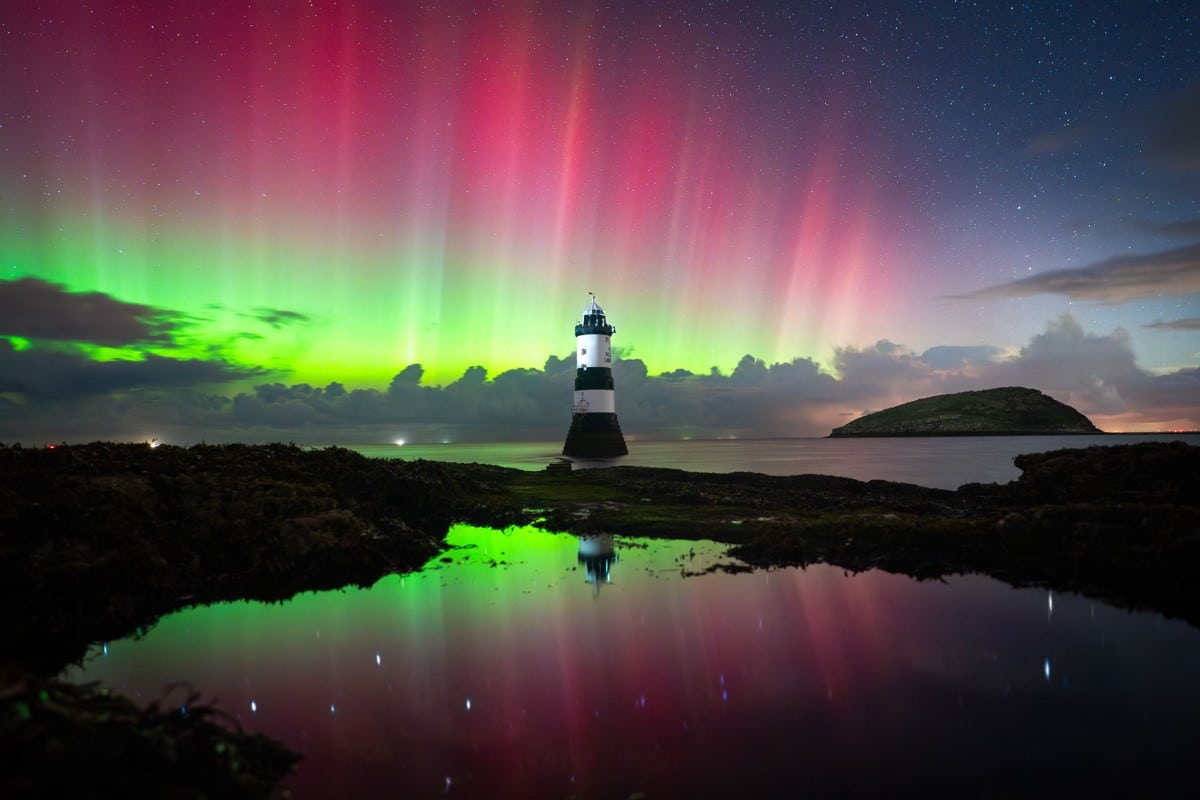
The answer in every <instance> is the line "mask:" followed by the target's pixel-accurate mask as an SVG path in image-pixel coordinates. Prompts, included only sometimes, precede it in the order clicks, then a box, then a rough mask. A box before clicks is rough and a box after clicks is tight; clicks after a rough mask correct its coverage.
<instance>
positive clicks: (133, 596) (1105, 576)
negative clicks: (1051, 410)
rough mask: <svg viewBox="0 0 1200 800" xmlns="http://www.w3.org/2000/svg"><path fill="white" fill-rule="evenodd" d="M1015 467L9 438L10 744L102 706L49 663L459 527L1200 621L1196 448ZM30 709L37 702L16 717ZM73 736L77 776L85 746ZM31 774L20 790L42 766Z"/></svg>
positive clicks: (395, 556) (332, 581)
mask: <svg viewBox="0 0 1200 800" xmlns="http://www.w3.org/2000/svg"><path fill="white" fill-rule="evenodd" d="M1016 464H1017V466H1018V467H1020V468H1021V469H1022V470H1023V474H1022V476H1021V478H1020V479H1019V480H1017V481H1014V482H1012V483H1009V484H1005V485H996V484H988V485H978V484H974V485H968V486H963V487H960V488H959V489H958V490H957V491H947V490H939V489H929V488H925V487H920V486H914V485H910V484H901V483H890V482H885V481H869V482H861V481H855V480H851V479H848V478H836V477H830V476H822V475H800V476H792V477H776V476H767V475H759V474H752V473H733V474H703V473H688V472H683V471H679V470H665V469H646V468H635V467H617V468H610V469H593V470H579V471H575V472H566V473H564V472H561V471H554V472H537V473H534V472H522V471H518V470H510V469H503V468H499V467H488V466H480V465H473V464H468V465H460V464H445V463H436V462H419V461H418V462H400V461H388V460H375V459H367V458H364V457H362V456H359V455H357V454H355V453H353V452H350V451H347V450H342V449H338V448H330V449H327V450H320V451H308V450H302V449H301V448H298V447H294V446H285V445H268V446H241V445H230V446H220V447H212V446H197V447H192V448H188V449H183V448H173V447H160V448H156V449H152V448H150V447H148V446H145V445H116V444H107V443H96V444H92V445H83V446H70V447H59V448H55V449H52V450H44V449H37V450H31V449H21V448H16V447H4V446H0V626H2V628H0V629H2V630H4V631H5V636H4V637H0V664H5V663H7V664H9V665H10V666H9V668H8V674H9V675H11V676H16V678H14V679H12V680H9V681H8V683H9V684H11V685H15V686H26V685H35V684H33V683H31V681H42V680H45V681H47V683H46V684H45V685H42V686H40V688H38V689H37V690H36V691H34V692H33V693H28V692H27V693H26V694H23V695H20V697H21V698H23V699H21V700H20V703H23V704H24V705H23V706H14V705H11V704H10V705H8V706H6V710H5V714H6V715H8V716H6V719H5V726H4V728H3V732H4V741H3V742H0V746H2V748H0V749H3V750H4V751H5V752H6V753H7V752H17V750H12V749H10V744H13V746H14V747H15V746H17V745H19V744H20V742H21V741H22V738H21V737H27V736H29V735H30V734H29V731H30V730H32V729H31V728H30V727H29V726H30V725H32V724H33V722H32V721H33V720H42V721H43V722H45V721H46V720H48V719H49V720H53V719H54V718H53V717H52V716H51V717H47V716H46V714H45V713H43V712H46V711H47V708H46V707H42V706H40V705H39V704H43V705H44V704H46V703H50V702H51V701H49V700H47V699H46V698H50V697H56V698H60V699H56V700H54V701H53V704H57V705H62V704H63V703H64V702H66V701H64V700H62V699H61V698H62V697H67V696H70V697H72V698H73V700H72V701H71V702H75V703H78V706H79V707H78V710H77V712H76V713H77V716H80V717H83V716H86V714H87V713H91V712H89V711H87V709H89V708H93V707H95V706H96V705H97V704H100V703H101V702H102V699H101V696H100V695H98V694H95V693H92V694H88V693H86V692H84V693H77V694H74V695H72V694H71V692H72V691H73V689H72V688H71V687H66V686H64V685H61V684H57V683H55V682H54V681H53V680H50V679H49V676H52V675H54V674H56V673H57V672H59V671H60V670H61V669H62V668H63V667H64V666H66V665H67V664H68V663H70V662H72V661H75V660H78V659H80V658H82V656H83V655H84V653H85V651H86V649H87V647H88V645H89V644H91V643H93V642H96V641H101V640H110V639H116V638H121V637H124V636H127V635H129V634H131V633H135V632H137V631H138V630H140V629H143V628H146V627H148V626H150V625H153V624H154V622H155V621H156V620H157V619H158V617H159V616H161V615H162V614H165V613H168V612H170V611H174V610H177V609H180V608H183V607H186V606H188V605H193V604H198V603H207V602H212V601H217V600H230V599H239V598H257V599H271V600H274V599H283V598H286V597H289V596H291V595H292V594H294V593H296V592H298V591H303V590H309V589H319V588H331V587H336V586H344V585H348V584H359V585H370V584H372V583H374V582H375V581H376V580H377V579H378V578H379V577H381V576H382V575H384V574H388V573H392V572H402V571H407V570H412V569H416V568H418V567H420V566H421V565H422V564H424V563H425V562H426V561H427V560H428V559H429V558H430V557H432V556H434V555H436V554H437V553H438V552H439V550H440V549H441V548H442V547H443V546H444V544H443V541H444V535H445V533H446V530H447V528H448V527H449V525H450V524H451V523H452V522H455V521H468V522H475V523H479V524H490V525H496V526H504V525H508V524H515V523H525V522H529V521H531V520H534V519H541V520H542V522H541V523H540V524H541V525H542V526H543V527H545V528H547V529H550V530H559V531H570V532H573V533H593V532H606V533H615V534H622V535H629V536H643V537H669V538H683V539H689V538H690V539H697V538H705V539H716V540H719V541H723V542H728V543H730V544H732V545H734V548H733V554H734V555H736V556H738V557H740V558H741V559H743V560H745V561H746V562H748V563H750V564H751V565H754V566H756V567H764V568H769V567H777V566H784V565H804V564H809V563H815V562H826V563H831V564H835V565H839V566H842V567H845V568H846V569H849V570H863V569H871V568H880V569H886V570H889V571H894V572H902V573H905V574H908V575H912V576H915V577H917V578H937V577H941V576H944V575H949V574H954V573H983V574H987V575H991V576H994V577H997V578H1000V579H1002V580H1005V581H1007V582H1009V583H1012V584H1015V585H1037V586H1045V587H1048V588H1053V589H1056V590H1060V591H1061V590H1069V591H1078V592H1082V593H1085V594H1088V595H1091V596H1093V597H1097V598H1100V599H1103V600H1106V601H1108V602H1110V603H1113V604H1116V605H1119V606H1124V607H1128V608H1140V609H1150V610H1155V611H1159V612H1161V613H1163V614H1166V615H1169V616H1173V617H1180V618H1183V619H1185V620H1187V621H1188V622H1189V623H1191V624H1192V625H1200V582H1197V581H1195V580H1194V576H1195V574H1196V571H1197V567H1200V497H1197V495H1198V494H1200V493H1198V492H1196V490H1195V487H1196V486H1197V485H1198V484H1200V480H1198V479H1200V448H1196V447H1192V446H1189V445H1186V444H1183V443H1179V442H1176V443H1149V444H1137V445H1120V446H1114V447H1092V448H1087V449H1079V450H1063V451H1057V452H1053V453H1045V454H1039V455H1031V456H1020V457H1018V459H1017V460H1016ZM199 688H200V689H201V690H202V689H203V687H199ZM13 691H16V690H13ZM3 692H5V693H6V694H4V695H3V696H4V697H5V698H8V697H10V695H12V692H11V691H10V690H9V689H4V690H3ZM55 692H57V693H58V694H55ZM109 700H111V698H105V699H103V702H108V701H109ZM6 702H7V700H6ZM13 708H24V709H26V711H27V712H28V716H21V715H17V716H18V717H20V718H19V719H15V721H14V720H12V719H10V717H11V716H12V715H11V709H13ZM97 713H98V712H97ZM69 716H70V715H68V718H69ZM125 719H127V721H128V720H129V719H131V718H130V717H128V715H127V716H126V717H125ZM10 722H12V724H11V725H10V724H9V723H10ZM45 724H46V725H49V726H51V727H53V726H54V725H56V724H65V723H64V722H63V720H59V721H58V722H53V721H50V722H45ZM47 735H48V734H47ZM39 736H41V734H39ZM64 736H66V734H64ZM62 741H70V739H69V738H64V739H62ZM56 752H57V753H58V756H59V757H60V758H59V761H58V762H56V763H58V764H59V766H60V767H62V768H63V769H68V768H73V766H72V765H78V763H79V761H78V759H79V758H83V757H84V756H83V755H82V754H77V753H75V752H74V748H72V747H70V746H66V747H64V748H62V749H60V750H58V751H56ZM238 752H244V753H250V754H253V753H257V752H259V751H257V750H254V749H253V748H250V749H246V750H239V751H238ZM248 757H251V756H248ZM252 757H253V758H257V757H258V756H252ZM274 758H275V757H274V756H273V755H272V756H271V757H270V758H268V759H267V761H266V762H264V765H263V770H266V771H269V770H270V769H272V768H273V767H272V766H271V765H272V764H275V763H278V762H276V761H275V760H274ZM112 767H113V769H116V770H122V769H124V768H125V765H124V761H122V760H121V759H120V758H118V759H116V760H114V761H113V762H112ZM44 768H45V767H44V765H43V766H38V767H37V769H44ZM15 774H16V777H15V778H12V779H10V782H9V783H8V784H7V788H11V787H12V786H14V785H19V783H18V784H14V783H12V782H11V781H18V782H19V781H21V780H26V779H30V775H28V774H26V773H20V772H18V773H15ZM263 774H267V772H264V773H263ZM34 777H36V776H34ZM5 789H6V785H0V795H2V794H5ZM181 796H186V795H181Z"/></svg>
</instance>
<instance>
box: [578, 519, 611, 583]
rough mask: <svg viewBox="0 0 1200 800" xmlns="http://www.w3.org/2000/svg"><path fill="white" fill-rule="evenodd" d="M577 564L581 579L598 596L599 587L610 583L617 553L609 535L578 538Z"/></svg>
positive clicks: (602, 534)
mask: <svg viewBox="0 0 1200 800" xmlns="http://www.w3.org/2000/svg"><path fill="white" fill-rule="evenodd" d="M579 563H580V564H581V565H582V566H583V579H584V580H585V581H587V582H588V583H590V584H591V585H592V593H593V594H595V595H599V594H600V586H601V585H603V584H605V583H612V568H613V565H614V564H616V563H617V551H616V548H615V547H614V545H613V537H612V534H611V533H598V534H593V535H591V536H580V537H579Z"/></svg>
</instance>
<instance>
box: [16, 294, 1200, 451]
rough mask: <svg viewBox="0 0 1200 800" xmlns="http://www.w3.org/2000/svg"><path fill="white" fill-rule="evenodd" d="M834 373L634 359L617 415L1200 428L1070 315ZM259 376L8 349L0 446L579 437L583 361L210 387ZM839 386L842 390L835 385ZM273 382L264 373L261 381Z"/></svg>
mask: <svg viewBox="0 0 1200 800" xmlns="http://www.w3.org/2000/svg"><path fill="white" fill-rule="evenodd" d="M832 368H833V372H831V371H827V370H826V369H823V368H822V366H821V365H820V364H818V363H817V362H815V361H813V360H811V359H793V360H792V361H788V362H783V363H775V364H768V363H766V362H764V361H762V360H761V359H757V358H754V357H753V356H750V355H747V356H745V357H744V358H743V359H742V360H741V361H740V362H739V363H738V365H737V366H736V367H735V368H734V369H733V370H732V371H731V372H730V373H729V374H722V373H721V372H720V371H719V370H716V369H713V370H710V371H708V372H702V373H693V372H690V371H688V370H682V369H677V370H671V371H667V372H663V373H660V374H651V373H650V372H649V371H648V370H647V368H646V365H645V363H644V362H642V361H641V360H639V359H636V358H623V359H618V360H616V361H615V362H614V364H613V378H614V381H615V383H616V387H617V410H618V414H619V416H620V419H621V426H622V428H623V429H624V430H625V432H626V434H627V435H628V436H630V437H631V438H633V439H634V440H637V439H642V440H646V439H655V438H679V437H680V436H695V437H706V436H707V437H719V436H729V435H735V436H759V437H779V436H824V435H826V434H828V433H829V431H830V430H831V429H832V428H833V427H836V426H837V425H840V424H843V423H845V422H846V421H848V419H850V418H852V417H854V416H858V415H859V414H861V413H863V412H864V411H865V410H879V409H881V408H886V407H888V406H891V405H895V404H897V403H901V402H906V401H908V400H914V399H917V398H920V397H929V396H931V395H937V394H945V393H948V392H955V391H963V390H968V389H985V388H991V387H996V386H1030V387H1033V388H1037V389H1039V390H1041V391H1043V392H1046V393H1047V394H1049V395H1051V396H1053V397H1055V398H1057V399H1059V400H1061V401H1063V402H1066V403H1070V404H1071V405H1073V406H1075V407H1076V408H1078V409H1079V410H1080V411H1082V412H1083V413H1084V414H1087V415H1088V416H1089V417H1091V418H1092V419H1093V421H1094V422H1096V423H1097V424H1098V425H1100V427H1102V428H1104V427H1106V423H1107V425H1110V426H1118V427H1121V428H1125V429H1128V428H1164V427H1200V411H1198V409H1200V369H1183V370H1178V371H1175V372H1172V373H1168V374H1166V375H1156V374H1153V373H1150V372H1148V371H1146V370H1143V369H1141V368H1140V367H1139V366H1138V365H1137V363H1136V360H1135V357H1134V354H1133V350H1132V347H1131V345H1130V340H1129V336H1128V334H1126V333H1125V332H1124V331H1123V330H1120V329H1117V330H1114V331H1112V332H1111V333H1109V334H1105V335H1100V334H1094V333H1088V332H1086V331H1084V330H1083V328H1082V326H1081V325H1080V324H1079V322H1078V321H1077V320H1076V319H1074V318H1073V317H1071V316H1069V315H1065V316H1062V317H1059V318H1058V319H1055V320H1052V321H1051V322H1050V323H1048V324H1047V326H1046V329H1045V330H1044V331H1043V332H1042V333H1040V334H1038V335H1036V336H1034V337H1032V338H1031V339H1030V341H1029V342H1028V343H1026V345H1025V346H1024V347H1022V348H1021V349H1020V350H1019V352H1016V353H1015V354H1013V355H1009V356H1004V355H1003V354H1002V353H1000V352H999V351H998V350H996V349H995V348H990V347H985V346H962V345H958V346H956V345H942V346H939V347H933V348H930V349H929V350H926V351H925V352H924V353H921V354H917V353H915V352H913V351H912V350H910V349H909V348H907V347H905V346H904V345H902V344H898V343H895V342H891V341H888V340H880V341H879V342H877V343H875V344H874V345H872V346H870V347H865V348H854V347H844V348H840V349H838V350H837V351H836V353H835V358H834V361H833V364H832ZM251 372H252V369H249V368H240V367H236V366H232V365H229V364H224V363H221V362H202V361H194V360H192V361H177V360H173V359H165V358H148V359H146V360H145V361H138V362H104V363H98V362H89V361H87V360H86V359H82V357H81V356H78V355H76V354H73V353H69V352H66V353H63V352H52V351H44V352H39V351H33V350H23V351H17V350H16V349H15V348H14V347H12V345H10V344H7V343H5V344H4V345H3V346H2V347H0V409H2V411H3V413H0V441H20V440H21V439H25V440H26V441H29V440H30V437H33V441H38V440H59V439H64V438H67V439H70V438H72V437H73V436H74V437H75V438H80V439H94V438H111V437H119V436H122V435H124V436H126V437H128V436H133V435H139V436H149V435H154V436H159V437H161V438H164V439H166V440H168V441H182V442H189V441H190V442H195V441H200V440H206V441H281V440H282V441H288V440H290V441H297V442H308V443H312V444H331V443H341V444H356V443H369V442H387V441H391V440H393V439H395V438H405V439H408V440H410V441H419V440H424V441H431V440H441V439H454V440H456V441H462V440H477V441H483V440H509V441H515V440H539V441H557V440H559V439H561V438H562V437H563V436H564V435H565V432H566V429H567V426H568V425H569V423H570V402H571V391H572V381H573V378H574V374H575V365H574V360H573V358H571V357H565V358H564V357H559V356H550V357H549V358H547V359H546V362H545V363H544V365H543V366H542V367H541V368H540V369H514V370H507V371H505V372H501V373H499V374H497V375H495V376H492V375H489V374H488V372H487V370H486V369H484V368H483V367H479V366H475V367H470V368H468V369H467V370H465V371H464V373H463V375H462V376H461V377H460V378H459V379H458V380H456V381H454V382H452V383H450V384H448V385H445V386H427V385H424V384H423V383H422V378H423V377H424V370H423V368H422V366H421V365H420V364H410V365H408V366H406V367H405V368H404V369H402V370H400V371H399V372H397V374H396V375H395V377H394V378H393V379H392V380H391V381H390V383H389V384H388V385H387V386H386V387H381V388H365V389H353V390H348V389H347V388H346V387H345V386H344V385H343V384H341V383H338V382H333V383H330V384H328V385H327V386H324V387H320V386H312V385H309V384H303V383H301V384H292V385H288V384H284V383H279V382H275V383H261V384H259V385H257V386H255V387H254V388H253V389H250V390H245V391H240V392H236V393H235V394H233V396H231V397H225V396H221V395H220V394H213V393H212V391H213V390H212V389H211V388H210V389H203V388H202V387H204V386H205V385H208V386H210V387H211V386H212V385H214V384H217V385H219V384H221V383H225V384H229V383H230V382H233V381H244V380H245V379H246V378H247V377H253V376H252V375H251ZM834 373H836V374H834ZM259 374H260V375H261V373H259Z"/></svg>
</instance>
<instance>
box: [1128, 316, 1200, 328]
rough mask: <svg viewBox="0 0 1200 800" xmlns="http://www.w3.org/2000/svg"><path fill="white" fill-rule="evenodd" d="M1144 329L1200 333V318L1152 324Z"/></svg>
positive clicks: (1144, 326)
mask: <svg viewBox="0 0 1200 800" xmlns="http://www.w3.org/2000/svg"><path fill="white" fill-rule="evenodd" d="M1142 327H1143V328H1150V329H1152V330H1163V331H1200V317H1187V318H1185V319H1173V320H1169V321H1167V322H1150V323H1147V324H1145V325H1143V326H1142Z"/></svg>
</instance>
